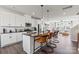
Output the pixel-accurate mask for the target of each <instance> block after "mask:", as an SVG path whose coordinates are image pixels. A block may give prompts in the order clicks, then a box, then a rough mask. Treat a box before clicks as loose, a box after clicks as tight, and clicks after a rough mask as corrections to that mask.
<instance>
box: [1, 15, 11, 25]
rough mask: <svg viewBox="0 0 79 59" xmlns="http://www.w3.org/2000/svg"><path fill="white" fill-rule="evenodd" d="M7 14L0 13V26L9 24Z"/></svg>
mask: <svg viewBox="0 0 79 59" xmlns="http://www.w3.org/2000/svg"><path fill="white" fill-rule="evenodd" d="M9 25H10V21H9V15H6V14H0V26H9Z"/></svg>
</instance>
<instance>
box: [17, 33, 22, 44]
mask: <svg viewBox="0 0 79 59" xmlns="http://www.w3.org/2000/svg"><path fill="white" fill-rule="evenodd" d="M16 41H17V42H20V41H22V33H17V34H16Z"/></svg>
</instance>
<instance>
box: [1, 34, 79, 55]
mask: <svg viewBox="0 0 79 59" xmlns="http://www.w3.org/2000/svg"><path fill="white" fill-rule="evenodd" d="M52 39H53V38H52ZM58 40H59V43H56V45H57V48H54V52H53V53H52V54H78V53H79V52H78V51H77V49H76V47H77V45H76V42H72V41H71V39H70V37H62V36H61V35H59V37H58ZM0 54H26V53H25V52H24V51H23V48H22V42H20V43H16V44H13V45H10V46H7V47H4V48H0ZM35 54H44V53H43V52H39V50H38V51H37V52H35Z"/></svg>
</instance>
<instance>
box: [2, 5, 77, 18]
mask: <svg viewBox="0 0 79 59" xmlns="http://www.w3.org/2000/svg"><path fill="white" fill-rule="evenodd" d="M67 6H68V5H44V7H43V14H44V16H45V17H48V16H49V17H57V16H63V15H76V13H78V12H79V6H78V5H73V6H72V8H69V9H66V10H63V9H62V8H64V7H67ZM2 7H4V8H8V9H10V10H13V11H16V12H19V13H21V14H27V15H31V16H32V15H33V16H36V17H40V18H41V17H42V9H41V6H40V5H4V6H2ZM47 9H48V10H49V14H47V12H46V11H47Z"/></svg>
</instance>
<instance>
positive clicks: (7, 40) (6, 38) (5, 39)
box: [1, 34, 16, 47]
mask: <svg viewBox="0 0 79 59" xmlns="http://www.w3.org/2000/svg"><path fill="white" fill-rule="evenodd" d="M15 42H16V38H15V36H14V34H3V35H1V47H4V46H7V45H9V44H12V43H15Z"/></svg>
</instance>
